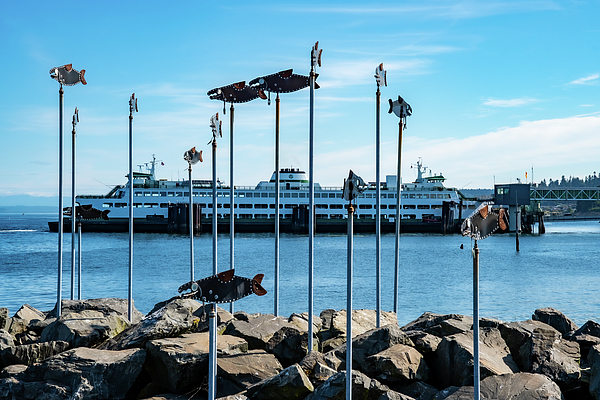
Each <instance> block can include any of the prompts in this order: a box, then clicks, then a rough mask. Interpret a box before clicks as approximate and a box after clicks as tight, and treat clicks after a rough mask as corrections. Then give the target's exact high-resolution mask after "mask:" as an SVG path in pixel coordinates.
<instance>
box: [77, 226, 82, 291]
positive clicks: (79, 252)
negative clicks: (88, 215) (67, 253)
mask: <svg viewBox="0 0 600 400" xmlns="http://www.w3.org/2000/svg"><path fill="white" fill-rule="evenodd" d="M77 231H78V232H79V238H78V240H77V255H78V258H79V262H78V263H77V267H78V269H79V271H78V274H77V279H78V282H77V300H81V221H77Z"/></svg>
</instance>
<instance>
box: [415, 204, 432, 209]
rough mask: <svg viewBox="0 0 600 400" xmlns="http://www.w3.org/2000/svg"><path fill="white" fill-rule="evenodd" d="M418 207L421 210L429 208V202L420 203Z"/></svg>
mask: <svg viewBox="0 0 600 400" xmlns="http://www.w3.org/2000/svg"><path fill="white" fill-rule="evenodd" d="M417 208H418V209H419V210H429V204H419V205H418V206H417Z"/></svg>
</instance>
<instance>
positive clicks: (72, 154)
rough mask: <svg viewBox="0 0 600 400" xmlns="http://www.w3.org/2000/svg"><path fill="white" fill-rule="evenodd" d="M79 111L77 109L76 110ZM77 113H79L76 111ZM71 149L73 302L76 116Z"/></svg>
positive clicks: (73, 281) (72, 282) (73, 297)
mask: <svg viewBox="0 0 600 400" xmlns="http://www.w3.org/2000/svg"><path fill="white" fill-rule="evenodd" d="M75 110H77V109H75ZM76 112H77V111H76ZM72 133H73V135H72V143H71V144H72V147H71V300H74V299H75V215H76V213H75V209H76V207H75V136H76V135H75V116H73V131H72Z"/></svg>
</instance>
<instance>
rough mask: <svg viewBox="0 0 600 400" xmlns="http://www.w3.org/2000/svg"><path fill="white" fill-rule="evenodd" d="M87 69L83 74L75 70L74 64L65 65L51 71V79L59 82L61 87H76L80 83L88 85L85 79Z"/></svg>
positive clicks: (82, 71) (83, 70)
mask: <svg viewBox="0 0 600 400" xmlns="http://www.w3.org/2000/svg"><path fill="white" fill-rule="evenodd" d="M84 75H85V69H82V70H81V72H79V71H77V70H76V69H73V64H67V65H63V66H62V67H55V68H52V69H51V70H50V78H52V79H54V80H56V81H58V83H60V84H61V85H65V86H74V85H77V84H78V83H79V82H81V83H83V84H84V85H87V82H86V81H85V78H84Z"/></svg>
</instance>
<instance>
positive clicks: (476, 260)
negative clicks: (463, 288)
mask: <svg viewBox="0 0 600 400" xmlns="http://www.w3.org/2000/svg"><path fill="white" fill-rule="evenodd" d="M473 384H474V388H473V389H474V397H473V399H474V400H479V398H480V385H479V247H477V240H476V241H475V246H474V247H473Z"/></svg>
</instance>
